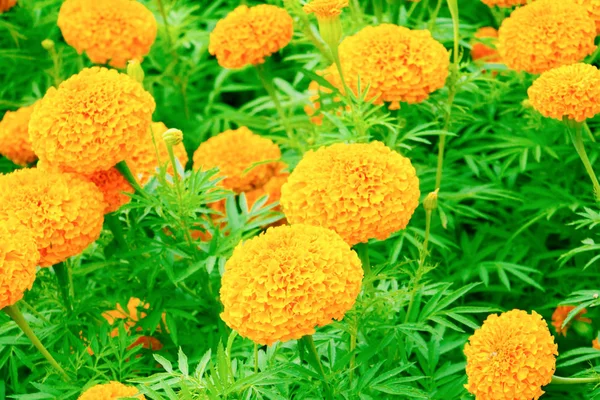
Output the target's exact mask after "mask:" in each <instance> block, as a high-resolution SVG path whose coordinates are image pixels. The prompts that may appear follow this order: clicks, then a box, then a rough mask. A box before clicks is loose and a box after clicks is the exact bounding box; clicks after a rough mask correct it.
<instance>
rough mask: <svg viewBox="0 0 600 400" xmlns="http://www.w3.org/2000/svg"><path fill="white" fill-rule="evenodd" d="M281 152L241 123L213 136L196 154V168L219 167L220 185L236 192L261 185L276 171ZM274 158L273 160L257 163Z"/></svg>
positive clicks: (277, 147)
mask: <svg viewBox="0 0 600 400" xmlns="http://www.w3.org/2000/svg"><path fill="white" fill-rule="evenodd" d="M279 158H281V151H280V150H279V146H277V145H276V144H275V143H273V141H271V140H270V139H267V138H264V137H262V136H260V135H256V134H254V133H252V132H251V131H250V129H248V128H246V127H245V126H242V127H241V128H239V129H234V130H228V131H225V132H223V133H220V134H218V135H217V136H213V137H211V138H210V139H208V140H207V141H206V142H204V143H202V144H200V147H198V150H196V152H195V153H194V168H195V169H203V170H208V169H211V168H219V170H220V172H219V174H220V175H221V176H223V177H225V179H224V180H223V181H221V185H222V186H223V187H224V188H226V189H231V190H233V191H234V192H236V193H241V192H246V191H249V190H252V189H256V188H259V187H262V186H263V185H264V184H265V183H266V182H267V181H268V180H269V179H271V177H272V176H273V175H275V173H276V172H277V171H279V169H280V164H279V163H278V162H277V160H279ZM269 160H273V162H268V163H262V164H259V165H256V166H254V164H256V163H261V162H265V161H269Z"/></svg>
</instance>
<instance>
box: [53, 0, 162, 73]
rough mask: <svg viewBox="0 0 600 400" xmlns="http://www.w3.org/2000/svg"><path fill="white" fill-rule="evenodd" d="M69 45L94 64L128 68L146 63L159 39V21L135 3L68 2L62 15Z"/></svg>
mask: <svg viewBox="0 0 600 400" xmlns="http://www.w3.org/2000/svg"><path fill="white" fill-rule="evenodd" d="M58 27H59V28H60V30H61V32H62V35H63V37H64V38H65V41H66V42H67V43H68V44H69V45H71V46H73V47H74V48H75V50H77V52H78V53H79V54H81V53H82V52H84V51H85V52H86V54H87V56H88V57H89V58H90V60H91V61H92V62H93V63H96V64H106V63H107V62H108V63H109V64H110V65H111V66H113V67H115V68H125V66H126V65H127V61H129V60H137V61H142V59H143V57H144V56H145V55H146V54H148V52H149V51H150V47H152V44H153V43H154V39H156V32H157V26H156V19H155V18H154V15H153V14H152V13H151V12H150V10H148V9H147V8H146V7H145V6H144V5H143V4H142V3H139V2H137V1H135V0H102V1H93V0H66V1H65V2H64V3H63V5H62V6H61V8H60V12H59V13H58Z"/></svg>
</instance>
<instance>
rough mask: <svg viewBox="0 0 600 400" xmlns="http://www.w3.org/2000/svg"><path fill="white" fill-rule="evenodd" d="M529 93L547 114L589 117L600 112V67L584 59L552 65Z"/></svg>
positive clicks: (571, 117) (544, 114) (534, 104)
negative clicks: (584, 61)
mask: <svg viewBox="0 0 600 400" xmlns="http://www.w3.org/2000/svg"><path fill="white" fill-rule="evenodd" d="M527 94H528V95H529V101H530V102H531V105H532V106H533V108H535V109H536V110H538V111H539V112H540V113H541V114H542V115H543V116H545V117H550V118H554V119H558V120H562V119H563V118H564V117H567V118H569V119H572V120H575V121H578V122H581V121H585V120H586V119H587V118H592V117H593V116H594V115H596V114H598V113H600V71H599V70H598V68H596V67H595V66H593V65H590V64H583V63H580V64H573V65H565V66H562V67H559V68H555V69H551V70H550V71H547V72H544V73H543V74H542V75H541V76H540V77H539V78H538V79H536V80H535V81H534V82H533V84H532V85H531V87H529V89H528V90H527Z"/></svg>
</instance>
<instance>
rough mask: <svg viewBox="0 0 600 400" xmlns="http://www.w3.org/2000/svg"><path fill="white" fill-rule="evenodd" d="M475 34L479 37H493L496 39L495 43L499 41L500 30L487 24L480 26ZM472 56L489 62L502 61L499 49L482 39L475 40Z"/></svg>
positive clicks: (474, 58)
mask: <svg viewBox="0 0 600 400" xmlns="http://www.w3.org/2000/svg"><path fill="white" fill-rule="evenodd" d="M474 36H475V38H478V39H487V38H492V39H494V40H493V43H494V44H495V43H496V41H497V40H496V39H497V38H498V31H497V30H496V29H494V28H492V27H491V26H486V27H483V28H479V29H478V30H477V32H475V35H474ZM471 58H472V59H473V60H474V61H475V60H481V61H484V62H488V63H499V62H502V58H500V55H499V54H498V50H496V49H495V48H493V47H490V46H488V45H487V44H485V43H482V42H480V41H474V43H473V46H472V47H471Z"/></svg>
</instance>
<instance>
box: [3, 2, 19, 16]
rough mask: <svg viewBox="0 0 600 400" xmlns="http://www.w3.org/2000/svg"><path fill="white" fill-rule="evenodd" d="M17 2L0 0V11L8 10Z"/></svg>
mask: <svg viewBox="0 0 600 400" xmlns="http://www.w3.org/2000/svg"><path fill="white" fill-rule="evenodd" d="M16 4H17V0H0V13H3V12H5V11H8V10H10V9H11V8H13V7H14V6H15V5H16Z"/></svg>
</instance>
